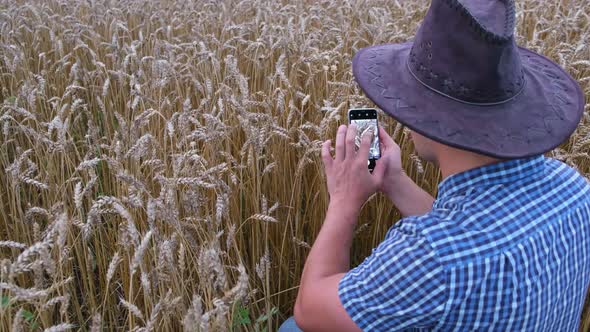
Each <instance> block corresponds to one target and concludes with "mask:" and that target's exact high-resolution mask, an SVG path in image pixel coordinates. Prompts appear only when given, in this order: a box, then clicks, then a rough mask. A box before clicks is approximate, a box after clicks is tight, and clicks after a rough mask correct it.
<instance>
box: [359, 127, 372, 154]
mask: <svg viewBox="0 0 590 332" xmlns="http://www.w3.org/2000/svg"><path fill="white" fill-rule="evenodd" d="M372 140H373V131H372V130H367V131H366V132H365V133H364V135H363V137H362V140H361V147H360V148H359V155H360V156H361V158H363V159H368V158H369V150H370V148H371V141H372Z"/></svg>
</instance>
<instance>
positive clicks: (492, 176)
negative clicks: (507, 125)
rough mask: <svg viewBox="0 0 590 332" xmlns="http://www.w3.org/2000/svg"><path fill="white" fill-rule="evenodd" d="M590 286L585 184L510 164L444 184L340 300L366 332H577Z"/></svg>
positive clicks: (557, 171) (538, 163) (345, 282)
mask: <svg viewBox="0 0 590 332" xmlns="http://www.w3.org/2000/svg"><path fill="white" fill-rule="evenodd" d="M589 282H590V185H589V184H588V182H587V181H586V179H585V178H583V177H582V176H581V175H580V174H579V173H577V172H576V171H575V170H573V169H572V168H570V167H568V166H567V165H565V164H564V163H562V162H559V161H557V160H554V159H550V158H545V157H544V156H542V155H541V156H534V157H529V158H523V159H513V160H509V161H504V162H501V163H497V164H492V165H486V166H483V167H479V168H475V169H471V170H468V171H466V172H462V173H458V174H454V175H452V176H449V177H447V178H446V179H444V181H442V182H441V184H440V185H439V190H438V195H437V198H436V200H435V202H434V204H433V207H432V211H431V212H429V213H428V214H426V215H423V216H412V217H408V218H404V219H402V220H400V221H399V222H398V223H396V224H395V225H394V226H392V227H391V228H390V229H389V230H388V232H387V234H386V236H385V239H384V241H383V242H382V243H381V244H380V245H379V246H378V247H377V248H375V249H373V252H372V254H371V255H370V256H369V257H367V258H366V259H365V260H364V261H363V262H362V263H361V264H360V265H359V266H357V267H356V268H354V269H352V270H351V271H349V272H348V273H347V274H346V275H345V276H344V277H343V279H342V280H341V281H340V283H339V286H338V294H339V296H340V301H341V302H342V304H343V306H344V308H345V309H346V311H347V312H348V314H349V315H350V317H351V318H352V320H353V321H354V322H355V323H356V324H357V325H358V326H359V327H361V328H362V329H363V330H364V331H398V330H410V331H482V330H483V331H577V330H578V328H579V324H580V316H581V311H582V306H583V303H584V298H585V294H586V291H587V289H588V284H589Z"/></svg>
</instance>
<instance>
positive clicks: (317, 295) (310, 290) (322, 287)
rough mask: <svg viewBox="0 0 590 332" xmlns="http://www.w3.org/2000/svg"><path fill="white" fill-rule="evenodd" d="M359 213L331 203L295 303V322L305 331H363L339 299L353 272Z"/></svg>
mask: <svg viewBox="0 0 590 332" xmlns="http://www.w3.org/2000/svg"><path fill="white" fill-rule="evenodd" d="M357 217H358V209H357V208H356V207H351V206H350V205H347V204H346V203H345V202H330V206H329V207H328V212H327V214H326V220H325V221H324V224H323V226H322V229H321V230H320V233H319V234H318V237H317V239H316V240H315V242H314V244H313V247H312V249H311V251H310V253H309V256H308V257H307V260H306V261H305V267H304V269H303V275H302V277H301V286H300V288H299V293H298V294H297V301H296V302H295V321H296V323H297V325H298V326H299V327H300V328H301V329H303V330H305V331H321V330H322V329H325V330H326V331H360V330H359V328H358V327H357V326H356V324H355V323H354V322H353V321H352V319H351V318H350V317H349V316H348V314H347V313H346V310H345V309H344V307H343V306H342V304H341V303H340V299H339V297H338V284H339V282H340V279H342V277H343V276H344V274H345V273H346V272H348V270H349V269H350V255H349V253H350V247H351V244H352V238H353V234H354V227H355V224H356V220H357Z"/></svg>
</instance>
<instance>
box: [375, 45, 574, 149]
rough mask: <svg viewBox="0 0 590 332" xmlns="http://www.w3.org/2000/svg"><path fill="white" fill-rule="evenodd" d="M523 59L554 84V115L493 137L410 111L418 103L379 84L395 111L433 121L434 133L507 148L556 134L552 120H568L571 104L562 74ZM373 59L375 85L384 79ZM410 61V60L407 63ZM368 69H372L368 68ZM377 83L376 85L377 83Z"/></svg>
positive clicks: (526, 57)
mask: <svg viewBox="0 0 590 332" xmlns="http://www.w3.org/2000/svg"><path fill="white" fill-rule="evenodd" d="M371 53H372V54H373V55H374V56H373V57H372V58H373V59H374V58H376V57H377V56H379V55H383V51H382V50H381V49H374V50H371ZM522 58H523V61H527V62H528V63H529V64H530V67H531V68H533V69H535V70H539V71H541V72H542V73H543V74H544V75H546V76H547V77H548V78H549V80H550V82H551V85H552V86H553V87H554V89H553V90H552V96H553V97H554V98H553V99H554V101H553V102H552V103H550V104H548V105H547V106H549V107H551V108H552V110H553V113H554V115H548V116H544V117H543V127H537V126H531V125H528V126H527V127H526V130H524V131H516V132H507V131H504V129H502V128H498V130H499V131H500V134H501V135H500V136H497V137H494V139H493V140H492V139H491V138H490V136H489V135H487V136H486V134H487V133H481V132H479V131H474V130H471V129H470V128H455V127H449V124H448V123H447V124H445V127H442V125H441V123H440V122H439V121H438V120H436V119H429V118H425V115H424V114H423V113H420V112H411V111H410V110H412V109H416V106H413V105H408V104H405V103H404V101H403V100H402V98H401V97H399V96H398V95H397V94H396V93H393V91H392V90H391V89H390V88H387V87H386V86H387V85H386V84H384V82H383V81H380V82H379V83H380V85H377V86H378V87H379V88H380V89H381V92H380V94H381V96H383V98H385V99H390V100H395V102H394V103H392V104H390V105H391V106H393V107H394V109H395V110H396V111H403V112H405V114H407V115H409V116H410V118H412V120H413V121H416V123H421V124H430V127H431V128H432V129H433V130H434V135H436V136H441V137H447V138H448V137H454V138H457V137H464V138H465V139H468V140H469V141H471V143H472V144H473V146H474V147H477V146H479V149H480V151H481V146H482V145H481V143H483V142H484V141H485V143H486V144H489V145H490V146H493V147H494V148H495V149H498V148H504V147H505V146H506V145H507V144H510V142H517V144H525V143H526V144H528V145H530V144H531V142H532V141H533V140H534V139H535V138H538V137H543V136H545V135H547V134H549V135H553V134H554V132H553V131H552V129H551V126H550V122H551V121H566V119H565V116H564V112H563V109H562V108H561V106H563V104H565V105H569V104H571V102H570V101H569V100H568V99H567V98H565V97H564V96H563V94H562V92H563V91H566V89H567V88H566V86H565V85H563V84H562V82H563V81H564V80H563V78H562V77H560V76H559V74H558V73H556V72H555V71H552V70H551V69H549V68H548V67H547V66H544V64H542V63H541V62H540V60H539V59H536V58H532V59H531V56H530V55H526V56H523V57H522ZM373 59H371V65H370V66H367V67H365V70H366V72H368V73H370V74H371V75H373V76H374V77H373V79H371V80H370V82H372V83H373V84H375V82H376V81H375V80H382V76H381V75H377V74H375V72H374V71H373V70H374V69H377V68H376V67H380V64H383V63H380V64H378V63H377V62H375V61H374V60H373ZM406 63H407V62H406ZM368 68H371V69H373V70H371V71H369V70H368ZM375 85H376V84H375Z"/></svg>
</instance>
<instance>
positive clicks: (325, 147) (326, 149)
mask: <svg viewBox="0 0 590 332" xmlns="http://www.w3.org/2000/svg"><path fill="white" fill-rule="evenodd" d="M331 146H332V141H330V140H327V141H325V142H324V144H322V161H323V162H324V167H325V168H326V170H328V169H330V168H332V163H333V162H334V159H332V155H331V154H330V147H331Z"/></svg>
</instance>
